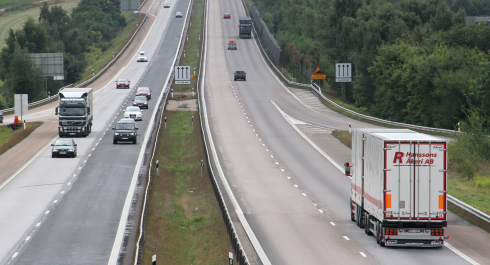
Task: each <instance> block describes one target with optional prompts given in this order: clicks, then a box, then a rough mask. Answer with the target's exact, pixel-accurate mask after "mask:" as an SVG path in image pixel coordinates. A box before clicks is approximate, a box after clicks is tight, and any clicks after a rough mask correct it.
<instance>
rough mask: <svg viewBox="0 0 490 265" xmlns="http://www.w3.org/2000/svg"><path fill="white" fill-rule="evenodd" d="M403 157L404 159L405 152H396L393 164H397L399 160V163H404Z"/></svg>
mask: <svg viewBox="0 0 490 265" xmlns="http://www.w3.org/2000/svg"><path fill="white" fill-rule="evenodd" d="M402 157H403V152H396V153H395V158H394V159H393V163H396V160H398V163H403V161H402Z"/></svg>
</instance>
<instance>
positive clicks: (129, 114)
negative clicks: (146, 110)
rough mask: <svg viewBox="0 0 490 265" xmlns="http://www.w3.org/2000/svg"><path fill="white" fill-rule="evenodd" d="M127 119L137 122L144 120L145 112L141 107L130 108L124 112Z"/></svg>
mask: <svg viewBox="0 0 490 265" xmlns="http://www.w3.org/2000/svg"><path fill="white" fill-rule="evenodd" d="M124 118H125V119H133V120H135V121H141V120H143V111H142V110H141V109H140V108H139V107H132V106H129V107H127V108H126V111H125V112H124Z"/></svg>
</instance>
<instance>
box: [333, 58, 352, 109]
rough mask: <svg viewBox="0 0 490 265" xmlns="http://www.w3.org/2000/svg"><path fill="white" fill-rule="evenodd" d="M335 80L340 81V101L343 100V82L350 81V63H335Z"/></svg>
mask: <svg viewBox="0 0 490 265" xmlns="http://www.w3.org/2000/svg"><path fill="white" fill-rule="evenodd" d="M335 82H339V83H342V101H345V83H346V82H352V64H351V63H336V64H335Z"/></svg>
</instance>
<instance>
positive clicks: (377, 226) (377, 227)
mask: <svg viewBox="0 0 490 265" xmlns="http://www.w3.org/2000/svg"><path fill="white" fill-rule="evenodd" d="M374 230H375V231H376V243H378V245H379V239H380V236H379V235H380V230H379V221H376V229H374Z"/></svg>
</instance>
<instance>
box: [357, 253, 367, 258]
mask: <svg viewBox="0 0 490 265" xmlns="http://www.w3.org/2000/svg"><path fill="white" fill-rule="evenodd" d="M359 254H361V256H363V257H364V258H367V256H366V254H364V252H359Z"/></svg>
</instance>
